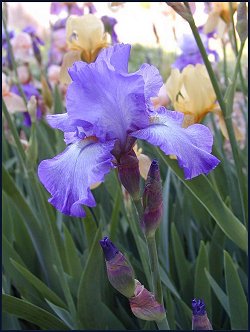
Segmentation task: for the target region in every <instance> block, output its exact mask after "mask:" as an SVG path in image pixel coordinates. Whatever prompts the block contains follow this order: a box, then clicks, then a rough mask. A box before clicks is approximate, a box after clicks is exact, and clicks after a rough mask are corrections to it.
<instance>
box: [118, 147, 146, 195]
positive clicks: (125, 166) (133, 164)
mask: <svg viewBox="0 0 250 332" xmlns="http://www.w3.org/2000/svg"><path fill="white" fill-rule="evenodd" d="M117 168H118V175H119V179H120V181H121V183H122V185H123V186H124V188H125V189H126V190H127V191H128V192H129V194H130V195H131V196H132V198H133V199H134V200H139V199H140V170H139V160H138V158H137V156H136V154H135V152H134V150H131V151H130V152H128V153H126V154H123V155H122V156H121V158H120V159H119V162H118V167H117Z"/></svg>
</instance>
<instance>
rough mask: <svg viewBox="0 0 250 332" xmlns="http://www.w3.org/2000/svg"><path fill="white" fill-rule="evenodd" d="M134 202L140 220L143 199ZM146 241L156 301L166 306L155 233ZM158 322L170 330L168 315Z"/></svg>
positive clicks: (160, 328) (160, 326) (157, 322)
mask: <svg viewBox="0 0 250 332" xmlns="http://www.w3.org/2000/svg"><path fill="white" fill-rule="evenodd" d="M133 202H134V205H135V208H136V211H137V214H138V219H139V221H140V220H141V217H142V213H143V206H142V203H141V200H134V201H133ZM146 243H147V247H148V253H149V259H150V270H151V276H152V285H153V292H154V295H155V299H156V301H158V302H159V303H160V304H162V305H163V306H164V303H163V295H162V287H161V277H160V271H159V260H158V254H157V248H156V241H155V234H154V235H151V236H148V237H146ZM156 324H157V326H158V328H159V330H169V329H170V328H169V325H168V321H167V318H166V317H165V318H164V319H163V320H161V321H156Z"/></svg>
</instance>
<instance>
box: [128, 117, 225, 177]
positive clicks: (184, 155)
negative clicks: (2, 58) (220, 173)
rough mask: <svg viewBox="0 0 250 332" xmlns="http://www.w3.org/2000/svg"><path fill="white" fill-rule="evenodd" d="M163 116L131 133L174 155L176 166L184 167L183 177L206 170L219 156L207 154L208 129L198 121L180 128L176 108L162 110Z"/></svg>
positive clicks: (193, 175) (213, 164)
mask: <svg viewBox="0 0 250 332" xmlns="http://www.w3.org/2000/svg"><path fill="white" fill-rule="evenodd" d="M163 117H164V119H163V118H161V116H159V118H160V121H159V122H158V123H153V124H152V125H150V126H149V127H147V128H144V129H141V130H138V131H136V132H134V133H132V134H131V136H133V137H136V138H141V139H144V140H146V141H148V142H149V143H151V144H153V145H156V146H159V147H160V149H161V150H162V151H163V152H164V153H166V154H167V155H170V154H174V155H176V156H177V159H178V163H179V166H180V167H181V168H183V169H184V175H185V179H191V178H193V177H195V176H198V175H199V174H202V173H205V174H207V173H209V172H210V171H211V170H212V169H214V168H215V167H216V166H217V165H218V164H219V162H220V161H219V160H218V159H217V158H216V157H214V156H213V155H211V154H210V153H211V150H212V144H213V137H212V134H211V132H210V130H209V129H208V128H207V127H205V126H203V125H200V124H195V125H191V126H189V127H188V128H182V127H181V125H180V122H181V121H180V119H181V117H182V119H183V115H182V114H181V113H178V112H172V111H166V112H165V114H164V115H163ZM176 119H177V120H176Z"/></svg>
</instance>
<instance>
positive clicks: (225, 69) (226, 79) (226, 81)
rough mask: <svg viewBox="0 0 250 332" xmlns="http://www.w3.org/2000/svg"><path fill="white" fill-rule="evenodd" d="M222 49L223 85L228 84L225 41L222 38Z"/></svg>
mask: <svg viewBox="0 0 250 332" xmlns="http://www.w3.org/2000/svg"><path fill="white" fill-rule="evenodd" d="M221 42H222V49H223V71H224V80H225V86H226V87H227V86H228V73H227V52H226V43H225V42H224V41H223V40H222V41H221Z"/></svg>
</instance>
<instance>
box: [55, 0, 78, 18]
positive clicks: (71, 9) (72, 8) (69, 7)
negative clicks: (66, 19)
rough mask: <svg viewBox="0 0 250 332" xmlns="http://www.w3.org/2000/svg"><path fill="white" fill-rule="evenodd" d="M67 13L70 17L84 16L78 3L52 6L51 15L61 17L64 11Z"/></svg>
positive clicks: (58, 3)
mask: <svg viewBox="0 0 250 332" xmlns="http://www.w3.org/2000/svg"><path fill="white" fill-rule="evenodd" d="M63 10H64V11H66V12H67V13H68V14H69V15H78V16H81V15H83V9H81V8H80V7H79V6H78V5H77V3H76V2H72V3H69V2H52V3H51V6H50V14H53V15H59V14H60V13H61V12H62V11H63Z"/></svg>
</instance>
